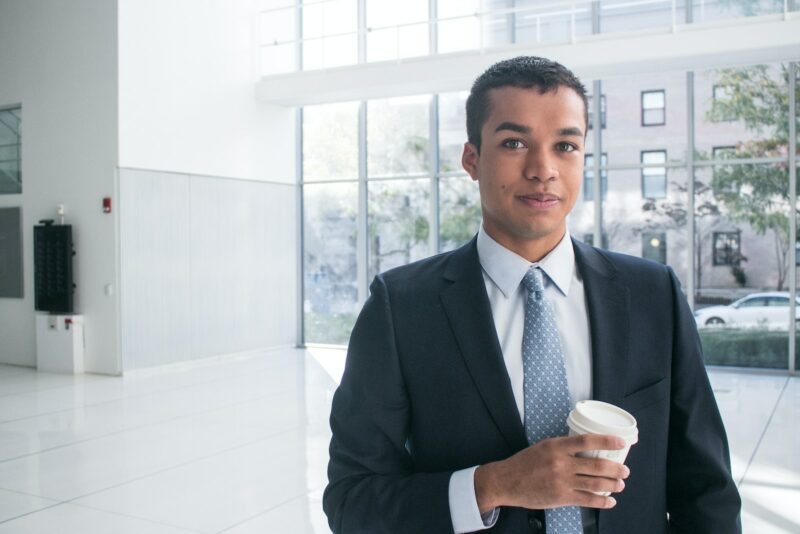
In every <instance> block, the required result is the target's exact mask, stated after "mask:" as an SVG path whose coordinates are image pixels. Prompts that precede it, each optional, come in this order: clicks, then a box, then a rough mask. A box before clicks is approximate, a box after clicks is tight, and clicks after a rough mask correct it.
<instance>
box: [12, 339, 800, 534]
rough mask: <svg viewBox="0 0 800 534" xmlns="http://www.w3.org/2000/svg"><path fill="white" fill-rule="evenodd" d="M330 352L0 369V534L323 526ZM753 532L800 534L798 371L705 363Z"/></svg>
mask: <svg viewBox="0 0 800 534" xmlns="http://www.w3.org/2000/svg"><path fill="white" fill-rule="evenodd" d="M343 360H344V358H343V354H342V353H341V352H340V351H331V350H319V349H315V350H308V351H303V350H288V349H287V350H281V351H272V352H264V353H259V354H253V355H249V356H246V357H244V356H243V357H238V358H228V359H219V360H213V361H207V362H203V363H200V364H195V365H193V366H191V367H183V368H170V369H162V370H158V371H143V372H137V373H133V374H131V375H129V376H125V377H124V378H117V377H104V376H96V375H83V376H75V377H73V376H68V375H55V374H47V373H37V372H35V371H33V370H31V369H26V368H20V367H14V366H4V365H0V534H3V533H10V532H14V533H18V532H25V533H30V534H37V533H51V532H55V531H58V532H80V533H87V534H91V533H95V532H97V533H100V532H102V533H107V532H114V533H132V534H133V533H135V534H143V533H145V534H149V533H164V534H172V533H186V532H203V533H216V532H226V533H236V534H241V533H250V532H253V533H255V532H259V533H262V532H287V533H288V532H291V533H298V534H312V533H314V534H320V533H328V532H329V530H328V528H327V523H326V521H325V517H324V515H323V514H322V510H321V494H322V489H323V487H324V485H325V466H326V462H327V446H328V440H329V438H330V432H329V429H328V425H327V417H328V411H329V408H330V402H331V397H332V395H333V391H334V389H335V387H336V382H337V380H338V377H339V376H340V375H341V372H342V368H343ZM710 374H711V379H712V383H713V385H714V389H715V391H716V392H717V398H718V399H719V403H720V407H721V408H722V412H723V417H724V418H725V422H726V425H727V428H728V432H729V436H730V441H731V445H732V456H733V458H732V460H733V466H734V474H735V476H736V479H737V481H738V482H739V483H740V488H741V491H742V494H743V496H744V499H745V510H744V523H745V532H757V533H759V534H771V533H789V532H791V533H796V532H800V507H799V506H797V503H800V455H798V454H797V451H798V450H800V425H794V424H793V422H795V421H797V420H798V416H800V378H791V379H789V378H787V377H780V376H764V375H750V374H739V373H733V372H728V371H718V370H712V371H711V372H710Z"/></svg>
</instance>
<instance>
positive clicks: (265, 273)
mask: <svg viewBox="0 0 800 534" xmlns="http://www.w3.org/2000/svg"><path fill="white" fill-rule="evenodd" d="M295 195H296V186H294V185H291V184H274V183H265V182H256V181H251V180H230V179H220V178H215V177H205V176H194V175H186V174H176V173H163V172H151V171H142V170H130V169H121V170H120V197H121V199H122V202H121V205H120V217H121V221H120V222H121V233H120V242H121V251H120V252H121V256H120V257H121V263H122V270H121V286H122V293H121V298H122V310H121V319H122V354H123V366H124V369H125V370H126V371H127V370H131V369H135V368H142V367H152V366H155V365H164V364H169V363H178V362H183V361H187V360H193V359H199V358H203V357H207V356H214V355H219V354H228V353H234V352H243V351H248V350H252V349H259V348H263V347H274V346H281V345H282V346H287V345H293V344H294V343H296V332H295V329H296V328H295V324H296V315H297V311H296V310H297V298H296V295H295V286H294V281H295V280H296V276H297V275H296V261H295V249H296V246H297V236H296V230H295V227H296V223H295V217H296V208H295V200H294V199H295Z"/></svg>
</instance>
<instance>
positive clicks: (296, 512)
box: [223, 492, 331, 534]
mask: <svg viewBox="0 0 800 534" xmlns="http://www.w3.org/2000/svg"><path fill="white" fill-rule="evenodd" d="M223 532H224V533H225V534H263V533H264V532H292V533H295V534H331V530H330V528H329V527H328V520H327V518H326V517H325V514H324V513H323V511H322V493H321V492H314V493H312V494H309V495H304V496H302V497H300V498H297V499H294V500H291V501H289V502H287V503H284V504H281V505H279V506H277V507H275V508H273V509H272V510H269V511H268V512H265V513H263V514H261V515H259V516H257V517H254V518H253V519H250V520H248V521H245V522H244V523H241V524H239V525H236V526H234V527H232V528H230V529H228V530H224V531H223Z"/></svg>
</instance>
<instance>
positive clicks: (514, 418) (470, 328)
mask: <svg viewBox="0 0 800 534" xmlns="http://www.w3.org/2000/svg"><path fill="white" fill-rule="evenodd" d="M444 277H445V278H446V279H447V280H450V281H451V282H452V283H451V284H450V285H449V286H448V287H446V288H445V289H444V290H443V291H442V293H441V301H442V305H443V306H444V310H445V313H446V314H447V318H448V320H449V322H450V327H451V328H452V329H453V333H454V334H455V337H456V340H457V342H458V346H459V348H460V349H461V354H462V356H463V357H464V362H465V364H466V366H467V369H468V370H469V373H470V375H471V376H472V380H473V381H474V382H475V386H476V388H477V390H478V392H479V393H480V395H481V398H482V399H483V402H484V403H485V404H486V407H487V409H488V410H489V413H490V414H491V416H492V419H494V421H495V424H497V427H498V429H499V430H500V433H501V434H502V435H503V437H504V438H505V439H506V441H507V442H508V445H509V447H511V450H513V451H517V450H520V449H522V448H524V447H525V446H527V441H526V439H525V431H524V429H523V427H522V423H521V419H520V414H519V410H517V405H516V402H515V400H514V394H513V392H512V389H511V381H510V380H509V377H508V371H507V370H506V365H505V362H504V361H503V354H502V351H501V349H500V343H499V341H498V339H497V333H496V331H495V328H494V320H493V319H492V311H491V306H490V305H489V297H488V296H487V295H486V286H485V284H484V281H483V275H482V274H481V267H480V262H479V260H478V251H477V247H476V240H475V239H473V240H472V241H471V242H470V243H468V244H467V245H465V246H464V247H462V248H461V249H459V250H458V251H456V252H454V253H453V255H452V256H451V258H450V262H449V264H448V266H447V269H446V271H445V274H444Z"/></svg>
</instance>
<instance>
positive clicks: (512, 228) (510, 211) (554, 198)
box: [462, 86, 585, 259]
mask: <svg viewBox="0 0 800 534" xmlns="http://www.w3.org/2000/svg"><path fill="white" fill-rule="evenodd" d="M489 100H490V103H491V105H490V114H489V117H488V119H487V120H486V122H485V123H484V124H483V127H482V129H481V149H480V154H478V151H477V148H476V147H475V145H472V144H470V143H466V144H465V145H464V154H463V156H462V163H463V165H464V168H465V169H466V170H467V172H468V173H469V174H470V176H472V179H473V180H477V181H478V186H479V189H480V194H481V209H482V212H483V225H484V228H485V229H486V231H487V233H488V234H489V235H490V236H491V237H492V238H494V239H495V240H496V241H498V242H499V243H500V244H502V245H504V246H505V247H507V248H509V249H511V250H513V251H515V252H517V253H518V254H520V255H522V256H525V257H527V256H529V255H530V254H526V253H525V252H527V251H530V250H534V249H535V250H539V249H541V248H542V247H544V250H545V252H548V251H550V250H552V248H553V247H555V246H556V245H557V244H558V242H559V241H560V240H561V238H562V237H563V236H564V232H565V231H566V217H567V214H569V212H570V211H571V210H572V207H573V206H574V205H575V201H576V200H577V198H578V194H579V192H580V188H581V181H582V179H583V158H584V137H585V135H584V134H585V131H584V128H585V119H584V104H583V100H582V99H581V97H580V96H579V95H578V94H577V93H576V92H575V91H574V90H572V89H570V88H568V87H563V86H562V87H559V88H558V90H557V91H550V92H546V93H543V94H540V93H539V90H538V88H531V89H523V88H518V87H501V88H497V89H492V90H490V91H489ZM528 259H532V258H528ZM536 259H538V258H536Z"/></svg>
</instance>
